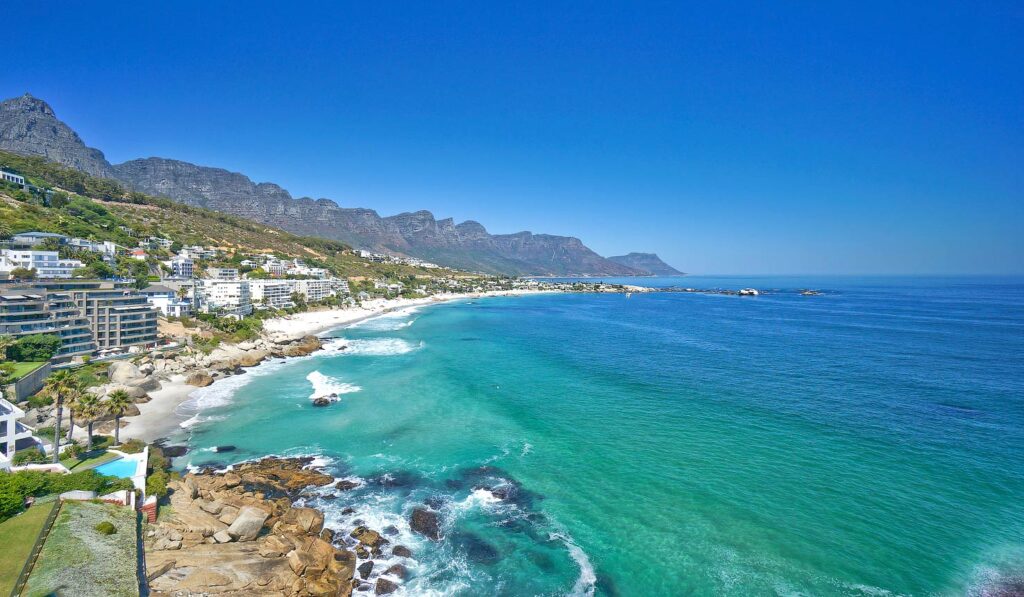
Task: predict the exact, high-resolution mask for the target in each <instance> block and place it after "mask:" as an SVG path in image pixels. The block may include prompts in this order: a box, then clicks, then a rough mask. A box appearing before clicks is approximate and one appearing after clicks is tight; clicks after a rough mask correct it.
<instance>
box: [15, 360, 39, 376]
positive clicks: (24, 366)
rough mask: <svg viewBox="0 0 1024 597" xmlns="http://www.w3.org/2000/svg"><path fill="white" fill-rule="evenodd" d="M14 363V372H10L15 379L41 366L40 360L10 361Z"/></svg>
mask: <svg viewBox="0 0 1024 597" xmlns="http://www.w3.org/2000/svg"><path fill="white" fill-rule="evenodd" d="M11 364H12V365H14V373H13V374H12V376H13V378H14V379H15V380H18V379H21V378H22V377H25V376H26V375H28V374H29V373H32V372H33V371H35V370H36V369H38V368H40V367H42V366H43V362H42V361H29V362H26V363H11Z"/></svg>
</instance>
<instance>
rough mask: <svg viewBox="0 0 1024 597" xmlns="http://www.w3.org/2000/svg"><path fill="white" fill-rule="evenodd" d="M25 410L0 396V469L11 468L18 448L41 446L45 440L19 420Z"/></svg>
mask: <svg viewBox="0 0 1024 597" xmlns="http://www.w3.org/2000/svg"><path fill="white" fill-rule="evenodd" d="M24 416H25V411H23V410H21V409H20V408H18V407H17V406H15V405H13V404H11V403H10V402H8V401H6V400H4V399H3V397H2V396H0V470H8V469H10V468H11V459H12V458H13V457H14V453H15V452H17V451H18V450H24V449H26V448H39V449H40V450H43V449H44V447H43V442H41V441H40V440H39V439H38V438H36V437H35V436H33V435H32V430H31V429H29V428H28V427H26V426H24V425H22V424H21V423H19V422H18V419H20V418H22V417H24Z"/></svg>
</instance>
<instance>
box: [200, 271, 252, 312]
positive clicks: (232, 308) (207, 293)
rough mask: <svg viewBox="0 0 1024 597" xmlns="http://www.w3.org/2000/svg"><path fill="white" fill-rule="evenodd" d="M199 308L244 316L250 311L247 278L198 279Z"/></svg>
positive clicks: (249, 290) (249, 291)
mask: <svg viewBox="0 0 1024 597" xmlns="http://www.w3.org/2000/svg"><path fill="white" fill-rule="evenodd" d="M196 291H197V293H198V297H199V308H200V309H201V310H202V311H204V312H206V313H211V312H217V313H221V314H223V315H235V316H238V317H244V316H246V315H248V314H250V313H252V292H251V289H250V287H249V280H212V279H206V280H198V283H197V285H196Z"/></svg>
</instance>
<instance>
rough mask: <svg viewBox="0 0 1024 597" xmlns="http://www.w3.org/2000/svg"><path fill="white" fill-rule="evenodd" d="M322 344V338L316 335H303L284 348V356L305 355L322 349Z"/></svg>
mask: <svg viewBox="0 0 1024 597" xmlns="http://www.w3.org/2000/svg"><path fill="white" fill-rule="evenodd" d="M321 346H322V343H321V342H320V338H317V337H316V336H303V337H302V339H300V340H299V341H298V342H296V343H295V344H292V345H291V346H288V347H286V348H285V349H284V356H286V357H304V356H306V355H308V354H311V353H313V352H316V351H317V350H320V347H321Z"/></svg>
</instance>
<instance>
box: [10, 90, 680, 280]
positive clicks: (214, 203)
mask: <svg viewBox="0 0 1024 597" xmlns="http://www.w3.org/2000/svg"><path fill="white" fill-rule="evenodd" d="M0 149H6V150H8V151H12V152H15V153H20V154H24V155H36V156H42V157H44V158H46V159H49V160H52V161H54V162H57V163H60V164H63V165H65V166H69V167H71V168H75V169H77V170H81V171H83V172H86V173H88V174H90V175H93V176H99V177H103V178H111V179H114V180H117V181H119V182H121V183H122V184H124V185H125V186H127V187H129V188H131V189H133V190H136V191H140V192H144V193H147V194H150V195H157V196H162V197H168V198H170V199H173V200H175V201H179V202H181V203H185V204H189V205H195V206H200V207H206V208H209V209H213V210H216V211H220V212H224V213H229V214H233V215H237V216H241V217H245V218H249V219H251V220H255V221H258V222H262V223H264V224H267V225H270V226H276V227H278V228H282V229H284V230H287V231H289V232H293V233H295V234H301V235H306V236H320V237H324V238H329V239H332V240H339V241H342V242H345V243H347V244H349V245H352V246H353V247H356V248H361V249H367V250H371V251H377V252H386V253H391V254H396V255H404V256H409V257H416V258H419V259H423V260H426V261H431V262H434V263H438V264H440V265H446V266H450V267H455V268H459V269H463V270H468V271H479V272H484V273H491V274H508V275H549V276H644V275H676V274H678V273H679V272H677V271H676V270H675V269H674V268H672V267H670V266H669V265H667V264H665V263H664V262H663V261H661V259H659V258H658V257H657V255H654V254H652V253H630V254H629V255H624V256H621V257H614V258H605V257H602V256H600V255H598V254H597V253H595V252H594V251H592V250H591V249H589V248H588V247H587V246H586V245H584V244H583V242H582V241H580V239H578V238H574V237H571V236H558V235H551V234H534V233H532V232H525V231H524V232H517V233H515V234H490V233H488V232H487V230H486V229H485V228H484V227H483V225H481V224H480V223H478V222H474V221H472V220H469V221H465V222H461V223H459V224H456V223H455V222H454V221H453V220H452V219H451V218H446V219H442V220H438V219H436V218H434V215H433V214H432V213H430V212H429V211H417V212H412V213H401V214H398V215H394V216H387V217H381V216H380V215H379V214H378V213H377V212H376V211H374V210H372V209H365V208H359V207H341V206H340V205H338V204H337V203H336V202H334V201H332V200H330V199H311V198H309V197H300V198H294V197H292V196H291V194H290V193H288V191H286V190H285V189H283V188H281V187H280V186H278V185H276V184H274V183H269V182H262V183H254V182H253V181H252V180H250V179H249V178H248V177H247V176H245V175H243V174H240V173H237V172H229V171H228V170H224V169H221V168H211V167H207V166H198V165H196V164H191V163H188V162H183V161H179V160H173V159H167V158H158V157H151V158H145V159H137V160H130V161H127V162H124V163H121V164H111V163H110V162H108V161H107V160H106V158H105V157H104V155H103V152H101V151H100V150H98V149H94V148H91V147H88V146H86V144H85V142H84V141H82V139H81V137H79V135H78V134H77V133H76V132H75V131H74V130H73V129H72V128H71V127H69V126H68V125H67V124H65V123H64V122H62V121H61V120H59V119H58V118H57V116H56V114H54V111H53V109H52V108H51V107H50V106H49V104H47V103H46V102H45V101H43V100H40V99H38V98H35V97H33V96H31V95H29V94H27V93H26V94H25V95H23V96H21V97H17V98H12V99H8V100H5V101H3V102H0Z"/></svg>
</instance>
